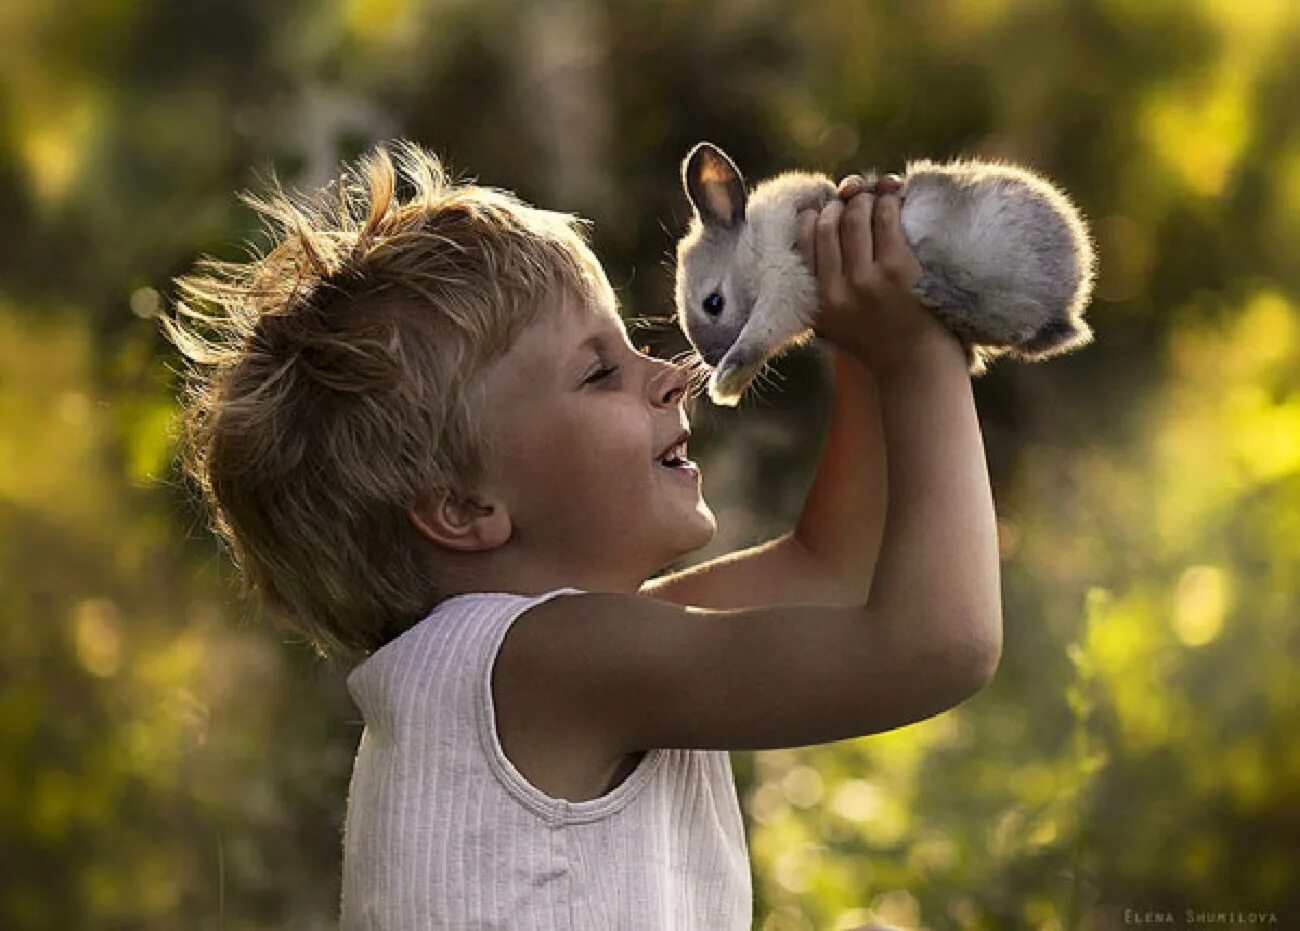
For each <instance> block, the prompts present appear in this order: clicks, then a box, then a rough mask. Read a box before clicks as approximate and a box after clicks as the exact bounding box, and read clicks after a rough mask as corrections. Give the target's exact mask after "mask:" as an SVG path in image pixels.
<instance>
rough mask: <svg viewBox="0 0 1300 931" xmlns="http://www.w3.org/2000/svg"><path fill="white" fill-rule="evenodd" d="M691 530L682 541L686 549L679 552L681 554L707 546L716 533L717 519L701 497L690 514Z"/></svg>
mask: <svg viewBox="0 0 1300 931" xmlns="http://www.w3.org/2000/svg"><path fill="white" fill-rule="evenodd" d="M691 531H692V532H691V534H689V535H688V538H687V539H686V540H684V541H683V544H682V545H683V546H686V547H688V549H686V550H684V551H683V552H682V553H681V555H682V556H685V555H687V554H689V553H694V552H695V551H696V550H698V549H702V548H703V547H706V546H708V545H709V544H710V543H711V542H713V538H714V537H715V536H717V534H718V519H717V518H716V517H714V516H713V511H712V510H710V509H709V506H708V505H707V504H705V503H704V499H703V498H701V499H700V503H699V507H697V508H696V509H695V512H694V513H693V514H692V515H691Z"/></svg>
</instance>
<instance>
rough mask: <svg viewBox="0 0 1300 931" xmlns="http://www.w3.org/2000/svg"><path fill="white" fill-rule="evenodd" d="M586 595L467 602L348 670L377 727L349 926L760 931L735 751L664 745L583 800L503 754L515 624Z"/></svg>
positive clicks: (352, 860) (356, 802) (354, 796)
mask: <svg viewBox="0 0 1300 931" xmlns="http://www.w3.org/2000/svg"><path fill="white" fill-rule="evenodd" d="M580 591H581V590H580V589H576V588H560V589H556V590H555V591H551V592H547V593H546V594H544V595H538V596H536V597H525V596H522V595H516V594H509V593H497V592H492V593H487V592H475V593H471V594H465V595H457V596H455V597H452V598H449V599H447V600H445V601H443V602H441V603H440V604H439V605H438V606H437V607H435V608H434V610H433V612H432V613H431V614H430V615H429V616H428V617H426V618H425V619H424V620H422V621H421V622H419V623H418V624H416V625H415V626H414V627H412V628H411V629H409V630H407V631H405V632H403V633H402V634H401V635H400V636H398V637H397V638H396V639H394V640H392V641H390V642H389V643H386V644H384V646H382V647H380V648H379V649H378V650H376V651H375V652H374V653H372V654H371V655H370V656H368V657H367V658H366V659H365V660H363V661H362V662H361V663H360V664H359V665H358V666H357V667H356V668H355V669H353V670H352V672H351V673H350V674H349V675H348V679H347V685H348V690H349V692H351V694H352V697H353V699H354V700H355V701H356V703H357V707H358V708H359V709H360V710H361V713H362V715H363V717H364V719H365V727H364V729H363V730H362V733H361V742H360V746H359V747H358V749H357V756H356V760H355V762H354V764H353V769H352V781H351V787H350V789H349V792H348V803H347V817H346V821H345V824H344V836H343V889H342V901H341V910H342V923H341V927H342V931H362V929H365V931H433V929H456V931H462V929H463V931H470V929H474V931H489V929H492V931H495V929H512V931H513V929H526V931H642V929H644V931H652V929H653V931H741V929H749V928H750V923H751V920H752V907H753V905H752V899H753V895H752V887H751V884H750V872H749V856H748V852H747V849H746V846H745V834H744V827H743V823H742V820H741V814H740V804H739V802H738V800H737V798H736V787H735V782H734V778H733V776H732V771H731V760H730V757H729V756H728V753H727V751H725V750H689V749H686V750H684V749H655V750H650V751H648V752H647V753H646V755H645V756H644V757H643V758H642V760H641V762H640V763H639V764H638V765H637V767H636V769H634V770H633V771H632V773H631V774H629V775H628V776H627V778H626V779H625V780H624V781H623V782H622V783H620V784H619V785H618V786H617V787H616V788H614V789H613V790H612V791H610V792H608V793H607V794H605V795H603V796H601V797H600V798H595V799H589V800H585V801H576V802H574V801H568V800H566V799H560V798H553V797H551V796H549V795H547V794H546V793H545V792H543V791H541V790H540V789H538V788H537V787H536V786H534V785H532V784H531V783H529V782H528V781H527V780H526V779H525V778H524V777H523V775H521V774H520V773H519V771H518V770H516V769H515V767H514V765H513V764H511V762H510V760H509V759H508V758H507V757H506V755H505V752H504V751H503V750H502V748H501V741H500V739H499V736H498V734H497V730H496V723H495V716H494V712H493V704H492V688H491V671H492V664H493V662H494V661H495V659H496V655H497V651H498V649H499V648H500V646H501V642H502V640H503V639H504V638H505V635H506V631H507V630H508V629H509V627H510V624H511V623H512V622H513V621H514V620H515V618H517V617H519V616H520V615H521V614H522V613H523V612H524V611H525V610H526V609H528V608H530V607H532V606H533V605H535V604H539V603H541V602H543V601H546V600H547V599H549V598H553V597H555V596H556V595H562V594H566V593H573V592H580ZM610 623H611V624H616V623H618V619H617V618H611V619H610Z"/></svg>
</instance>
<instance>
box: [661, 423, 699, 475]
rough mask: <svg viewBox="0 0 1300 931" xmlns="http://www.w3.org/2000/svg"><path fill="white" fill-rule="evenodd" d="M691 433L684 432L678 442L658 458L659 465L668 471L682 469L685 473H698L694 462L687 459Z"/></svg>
mask: <svg viewBox="0 0 1300 931" xmlns="http://www.w3.org/2000/svg"><path fill="white" fill-rule="evenodd" d="M690 436H691V432H690V431H689V430H686V431H683V433H682V435H681V436H679V437H678V438H677V440H676V442H674V443H673V445H672V446H669V447H668V448H667V449H665V450H664V451H663V452H661V453H660V454H659V456H658V459H657V461H658V463H659V464H660V465H661V466H663V467H664V468H667V469H681V470H683V471H698V467H697V466H696V465H695V463H694V462H692V461H691V460H689V459H687V458H686V441H687V440H688V439H690Z"/></svg>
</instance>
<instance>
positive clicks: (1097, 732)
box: [0, 0, 1300, 931]
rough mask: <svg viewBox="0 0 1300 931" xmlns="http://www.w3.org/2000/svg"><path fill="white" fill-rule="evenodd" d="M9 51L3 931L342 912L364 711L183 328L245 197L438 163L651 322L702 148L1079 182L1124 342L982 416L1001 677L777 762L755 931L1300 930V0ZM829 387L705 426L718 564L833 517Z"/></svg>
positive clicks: (475, 28) (827, 9)
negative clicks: (593, 262)
mask: <svg viewBox="0 0 1300 931" xmlns="http://www.w3.org/2000/svg"><path fill="white" fill-rule="evenodd" d="M0 23H3V25H4V28H5V31H6V36H7V38H8V39H9V41H8V42H7V43H6V48H7V49H8V50H9V52H8V53H7V54H6V55H5V56H3V58H0V79H2V81H0V83H3V86H4V87H5V88H6V90H7V94H6V96H5V97H4V106H3V109H2V110H0V113H2V114H3V117H4V119H3V120H0V196H3V198H4V202H5V205H6V218H7V222H6V224H5V236H4V245H5V248H4V249H0V582H3V587H4V592H5V597H4V598H3V599H0V645H2V647H3V648H2V649H0V760H3V761H4V762H3V764H0V863H3V864H4V865H5V866H4V869H5V877H6V880H7V881H6V882H5V883H4V884H3V885H2V886H0V926H3V927H5V928H13V929H28V928H31V929H35V928H48V927H67V928H73V927H76V928H117V927H123V928H125V927H132V928H176V927H185V928H214V929H215V928H243V927H277V928H316V927H322V926H328V925H329V924H330V923H331V921H332V920H333V918H334V914H335V905H336V902H337V896H338V879H339V876H338V871H339V855H340V845H339V832H340V829H341V824H342V815H343V805H344V800H345V792H346V784H347V776H348V772H349V768H350V763H351V759H352V753H353V752H354V750H355V746H356V740H357V738H358V736H359V733H360V722H359V715H358V713H357V712H356V711H355V709H354V708H352V706H351V704H350V702H349V701H348V699H347V696H346V693H345V691H344V689H343V685H342V679H341V676H340V675H339V674H338V671H336V670H324V669H319V668H317V667H316V666H315V664H314V662H313V661H312V659H311V656H310V653H309V651H307V650H306V649H305V648H304V647H303V646H302V645H301V644H284V643H281V642H279V641H278V638H277V636H276V635H275V634H273V633H272V632H271V630H270V628H269V626H268V625H267V624H265V622H264V621H263V620H262V619H261V618H259V617H257V616H256V614H255V612H253V611H251V610H250V608H249V607H248V606H247V605H244V604H242V603H240V602H239V601H238V600H237V599H236V597H235V595H234V591H235V589H234V585H233V581H232V579H231V576H230V571H229V567H228V562H227V559H226V556H225V555H224V554H222V553H221V552H219V551H218V550H217V549H216V547H215V545H214V543H213V540H212V538H211V536H210V535H208V534H207V533H205V528H204V524H205V518H204V516H203V515H202V514H200V513H199V512H197V511H196V510H195V509H194V506H193V502H192V501H191V499H190V498H189V497H187V495H186V494H185V489H184V487H183V486H182V485H181V483H180V480H179V477H178V475H177V473H176V471H175V467H174V465H173V464H172V461H171V457H172V453H173V449H172V442H173V439H174V438H173V417H174V410H175V400H176V398H175V389H176V385H175V380H174V378H173V373H172V369H173V368H174V367H175V363H176V360H175V358H174V357H172V356H171V355H169V354H168V351H167V349H166V348H165V346H164V345H163V342H162V340H161V338H160V337H159V336H158V334H157V332H156V328H155V326H154V320H153V319H152V318H153V316H154V315H155V314H156V313H157V312H158V309H159V307H160V305H161V303H162V302H163V301H165V300H169V299H170V297H171V294H170V291H169V280H170V278H171V277H172V276H173V275H175V274H176V273H178V272H179V271H181V270H183V269H185V268H187V267H188V265H189V264H190V263H191V262H192V260H193V258H194V257H195V256H196V254H198V253H200V252H208V253H213V254H217V255H219V256H220V257H224V258H238V257H239V254H240V253H239V244H240V242H241V240H242V239H243V238H244V237H247V236H250V235H254V234H255V233H256V230H255V229H254V228H253V227H252V226H251V220H250V218H249V217H248V216H247V214H246V213H244V212H242V211H241V210H239V209H237V207H236V204H235V200H234V197H233V193H234V191H235V190H236V189H239V188H244V187H249V186H254V185H256V184H257V181H258V178H259V177H265V175H266V174H267V172H268V169H269V168H270V167H271V165H272V164H274V165H275V166H276V168H277V170H278V171H279V173H280V174H281V176H283V177H286V178H287V179H289V180H290V181H291V182H296V183H299V184H302V185H314V184H318V183H320V182H322V181H324V180H325V179H326V178H327V177H328V175H329V173H330V172H331V171H332V170H333V168H334V167H335V165H336V163H337V160H338V159H340V158H344V157H351V156H352V155H354V154H356V153H357V152H358V151H359V150H360V149H362V148H364V147H366V146H367V145H369V144H370V143H371V142H372V141H374V140H376V139H378V138H383V137H386V136H395V135H405V136H410V137H411V138H414V139H417V140H418V141H421V142H424V143H426V144H429V145H431V146H432V147H434V148H435V149H436V150H438V151H440V152H442V153H444V155H446V157H447V158H448V160H449V162H450V163H451V165H452V167H453V169H455V170H456V171H458V172H460V173H462V174H468V175H473V176H476V177H478V178H479V179H480V180H481V181H483V182H484V183H487V184H493V185H498V186H502V187H507V188H512V189H514V190H517V191H518V192H519V193H520V194H521V196H523V197H525V198H526V199H528V200H531V201H533V202H536V203H539V204H542V205H545V206H548V207H553V208H556V209H562V210H572V211H575V212H577V213H580V214H583V215H586V216H590V217H592V218H593V219H594V220H596V224H597V225H596V237H595V238H596V244H597V251H598V252H599V253H600V254H601V256H602V258H603V259H604V260H605V262H606V264H607V267H608V269H609V272H610V276H611V279H612V281H613V282H614V284H615V287H616V288H617V289H618V290H619V292H620V296H621V297H622V299H623V302H624V304H625V305H626V306H627V307H628V310H629V313H630V314H631V315H637V316H657V315H663V314H667V313H670V312H671V306H670V301H671V288H670V282H671V279H670V266H669V264H668V260H669V257H670V254H671V248H672V246H673V244H674V241H675V238H676V236H677V235H678V234H679V233H680V231H681V229H682V228H683V226H684V223H685V220H686V209H687V208H686V205H685V201H684V198H683V197H682V195H681V193H680V190H679V186H678V185H679V182H678V176H677V163H678V159H679V158H680V157H681V156H682V155H683V154H684V153H685V151H686V149H687V148H688V147H689V145H690V144H692V143H694V142H695V141H698V140H699V139H705V138H707V139H710V140H712V141H715V142H717V143H719V144H721V145H722V146H724V147H725V148H726V149H727V150H728V152H730V153H731V154H733V155H734V156H735V157H736V158H737V159H738V161H739V163H740V164H741V166H742V167H743V168H744V169H745V171H746V172H747V173H748V174H749V176H750V178H751V180H752V179H757V178H760V177H763V176H765V175H768V174H771V173H774V172H776V171H779V170H782V169H785V168H791V167H808V168H818V169H821V170H825V171H827V172H832V173H836V172H838V173H841V174H842V173H845V172H847V171H850V170H855V169H860V168H865V167H874V168H878V169H880V170H882V171H884V170H898V169H901V168H902V167H903V165H904V164H905V162H906V160H907V159H909V158H918V157H931V158H944V157H948V156H954V155H959V154H960V155H982V156H985V157H1001V158H1006V159H1009V160H1014V161H1022V162H1026V163H1029V164H1032V165H1034V166H1036V167H1038V168H1039V169H1041V170H1042V171H1044V172H1045V173H1047V174H1048V175H1050V176H1051V177H1053V178H1056V179H1058V180H1059V181H1060V182H1061V183H1062V185H1063V186H1065V187H1066V189H1067V190H1069V191H1070V192H1071V193H1072V194H1073V195H1074V196H1075V198H1076V200H1077V202H1078V203H1079V204H1080V205H1081V206H1082V208H1083V210H1084V211H1085V213H1086V214H1087V215H1088V217H1089V218H1090V221H1091V223H1092V226H1093V229H1094V231H1095V233H1096V234H1097V237H1098V242H1099V247H1100V255H1101V266H1102V267H1101V278H1100V281H1099V284H1098V292H1097V298H1096V300H1095V301H1094V305H1093V307H1092V309H1091V310H1090V312H1089V313H1090V320H1091V322H1092V324H1093V327H1094V329H1095V330H1096V331H1097V333H1098V341H1097V343H1096V344H1094V345H1093V346H1091V347H1089V348H1087V349H1086V350H1084V351H1082V352H1080V353H1078V354H1076V355H1073V356H1070V357H1067V358H1063V359H1060V360H1056V361H1053V362H1051V363H1049V364H1046V365H1041V366H1016V365H1014V364H1010V363H1006V364H1004V365H1002V366H998V367H995V368H994V369H993V371H991V372H990V374H989V375H988V376H986V377H985V378H983V379H981V380H979V381H978V382H977V386H976V391H977V396H978V401H979V405H980V410H981V416H982V422H983V425H984V432H985V437H986V441H987V445H988V450H989V461H990V466H991V471H992V475H993V481H994V489H995V493H996V499H997V504H998V511H999V516H1000V530H1001V540H1002V545H1003V557H1004V559H1003V580H1004V605H1005V621H1006V650H1005V655H1004V659H1003V663H1002V668H1001V670H1000V671H999V675H998V678H997V680H996V681H995V683H994V684H993V685H992V686H991V687H990V688H988V689H987V690H986V691H985V692H983V693H982V694H981V695H979V696H978V697H976V698H974V699H972V700H971V701H969V702H967V703H965V704H964V705H962V706H961V707H959V708H957V709H955V710H953V711H950V712H948V713H945V714H943V715H940V716H938V717H936V718H933V719H930V720H928V721H925V722H922V723H921V724H918V725H915V726H912V727H909V728H904V729H901V730H899V731H895V732H891V733H889V734H885V735H879V736H874V737H869V738H863V739H860V740H854V741H846V742H842V743H838V744H833V745H826V746H817V747H807V748H798V749H792V750H783V751H773V752H765V753H758V754H737V756H736V769H737V772H738V774H739V776H740V779H741V794H742V799H743V801H744V804H745V809H746V813H747V816H748V818H749V827H750V843H751V849H752V853H753V859H754V864H755V872H756V877H755V879H756V891H757V894H758V909H759V913H758V915H757V916H756V920H757V926H758V927H761V928H763V929H764V931H793V929H819V931H820V929H824V928H836V929H846V928H850V927H855V926H857V925H861V924H865V923H868V922H869V921H871V920H883V921H889V922H892V923H894V924H897V925H899V926H901V927H907V928H921V927H929V928H936V929H957V928H961V929H1002V928H1022V927H1023V928H1047V929H1076V928H1110V927H1119V926H1122V924H1123V922H1124V919H1123V914H1124V910H1125V909H1126V908H1130V909H1137V910H1145V909H1152V908H1167V909H1170V910H1172V911H1173V912H1174V913H1175V915H1176V916H1177V917H1179V918H1180V919H1181V918H1182V914H1183V909H1184V908H1192V909H1204V910H1212V911H1213V910H1232V909H1239V910H1242V911H1249V910H1252V909H1254V910H1260V909H1272V910H1276V911H1277V912H1278V913H1279V914H1280V916H1281V917H1280V921H1281V923H1282V924H1283V925H1285V924H1286V923H1287V922H1288V921H1291V922H1294V920H1295V919H1294V916H1295V915H1297V914H1300V892H1298V891H1297V890H1300V882H1298V881H1297V880H1298V878H1300V846H1298V845H1297V844H1296V838H1297V835H1298V834H1300V823H1297V816H1296V812H1297V811H1300V797H1298V793H1300V789H1298V787H1300V745H1298V744H1297V743H1296V741H1295V740H1294V738H1293V735H1294V734H1295V733H1297V731H1300V685H1298V684H1297V679H1296V677H1295V675H1294V672H1293V669H1292V666H1293V662H1294V658H1295V656H1296V655H1297V652H1298V648H1300V642H1298V640H1300V633H1298V632H1297V628H1296V623H1295V622H1296V620H1297V618H1298V617H1300V581H1297V580H1300V314H1297V301H1300V288H1298V284H1300V250H1297V249H1296V247H1295V244H1296V242H1297V241H1300V125H1298V124H1297V122H1296V120H1295V118H1294V116H1293V115H1292V114H1293V113H1294V112H1295V111H1294V101H1295V99H1296V97H1297V94H1300V78H1298V77H1297V74H1298V73H1300V72H1297V71H1296V69H1295V68H1294V65H1293V62H1294V59H1295V57H1296V54H1297V52H1300V17H1298V16H1297V13H1296V11H1295V10H1294V5H1293V4H1290V3H1288V2H1287V0H1253V2H1251V3H1246V4H1241V3H1229V2H1227V0H1195V2H1190V3H1182V2H1179V3H1175V2H1167V0H1160V2H1144V3H1121V2H1117V0H1055V2H1050V3H1042V2H1036V0H913V2H909V3H895V2H889V3H875V4H864V3H861V2H857V0H823V2H819V3H815V4H801V5H781V4H775V3H770V2H764V0H760V2H746V3H740V2H733V0H728V2H722V3H716V4H708V5H700V4H687V3H682V2H676V0H674V2H669V3H649V2H644V0H631V2H627V3H619V4H617V5H609V6H601V5H599V4H596V3H594V2H590V0H571V2H566V3H562V4H557V5H547V6H543V5H541V4H535V3H525V2H508V0H487V2H481V3H474V4H470V3H465V2H454V0H448V2H443V3H416V2H414V0H338V2H334V3H326V2H321V0H300V2H298V3H295V4H275V5H268V4H258V3H252V2H247V0H244V2H236V3H226V4H209V3H203V2H200V0H177V2H168V3H160V2H144V0H117V2H113V3H93V4H92V3H84V2H75V0H47V2H44V3H39V4H38V3H35V2H32V0H17V2H11V3H9V4H7V5H6V7H5V12H4V13H3V14H0ZM636 338H637V339H638V345H639V344H640V342H641V341H644V340H647V339H648V340H649V341H651V342H652V344H653V345H655V348H656V349H657V350H658V351H661V352H663V353H665V354H667V353H668V352H671V351H675V350H677V349H680V348H682V347H683V343H682V342H681V340H680V336H679V335H678V334H676V333H675V332H674V331H673V330H672V329H671V327H667V326H663V327H660V328H658V329H656V330H653V331H651V332H650V333H648V334H638V335H637V336H636ZM818 361H819V360H818V359H817V357H816V356H815V355H814V354H813V353H811V352H802V353H798V354H796V355H794V356H791V357H789V358H787V359H784V360H781V362H780V363H779V364H778V365H777V367H776V376H777V378H776V380H774V381H773V382H772V383H771V384H769V385H768V386H766V387H764V388H763V389H762V396H761V397H758V398H755V399H754V401H753V402H752V403H750V404H747V405H746V406H744V407H743V408H742V409H741V410H739V411H736V412H728V413H727V414H726V415H725V416H724V415H722V414H720V413H719V412H716V411H713V410H707V409H702V410H699V411H697V412H696V413H695V420H696V427H697V437H698V439H699V440H700V443H699V449H700V454H699V458H701V459H702V460H703V463H704V473H705V493H706V497H708V499H709V500H710V502H711V504H712V505H713V507H714V509H715V511H716V512H717V513H718V515H719V519H720V523H721V532H720V534H719V536H718V538H717V539H716V540H715V541H714V543H713V544H711V545H710V547H709V548H707V549H706V550H704V551H701V552H700V553H698V554H695V555H694V556H693V557H692V558H691V559H690V561H691V562H694V561H697V560H703V559H707V558H711V557H712V556H715V555H717V554H719V553H721V552H723V551H726V550H729V549H732V548H734V547H736V546H740V545H744V544H747V543H752V542H756V541H757V540H758V539H761V538H764V537H767V536H771V535H773V534H775V533H778V532H781V531H783V530H785V529H786V528H787V527H788V526H789V525H790V522H791V521H792V520H793V518H794V517H795V516H796V514H797V512H798V508H799V505H800V504H801V501H802V494H803V491H804V490H805V489H806V484H807V479H808V477H809V476H810V474H811V469H812V466H813V460H812V457H813V456H814V455H815V452H816V450H817V447H818V444H817V442H816V441H817V439H818V435H819V431H820V430H821V429H822V428H823V427H824V424H825V419H826V402H827V398H826V394H825V391H826V386H827V384H826V379H825V376H824V374H823V371H822V369H821V368H820V366H819V365H818V364H817V362H818ZM693 445H694V441H693Z"/></svg>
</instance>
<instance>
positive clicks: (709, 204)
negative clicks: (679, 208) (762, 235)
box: [682, 142, 746, 229]
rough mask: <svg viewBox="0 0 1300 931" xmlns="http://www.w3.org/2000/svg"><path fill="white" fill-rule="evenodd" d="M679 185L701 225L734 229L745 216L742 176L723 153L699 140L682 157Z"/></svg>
mask: <svg viewBox="0 0 1300 931" xmlns="http://www.w3.org/2000/svg"><path fill="white" fill-rule="evenodd" d="M682 186H683V187H684V188H685V189H686V196H687V197H688V198H689V199H690V202H691V206H692V207H694V208H695V213H696V214H697V215H698V216H699V218H700V222H702V223H703V224H704V225H705V226H720V227H722V228H724V229H735V228H737V227H739V226H740V224H741V223H743V222H744V220H745V199H746V196H745V179H744V178H742V177H741V175H740V169H739V168H737V167H736V164H735V162H733V161H732V160H731V159H729V158H727V153H726V152H723V151H722V150H721V149H719V148H718V147H717V146H715V145H713V144H712V143H708V142H701V143H700V144H699V145H697V146H696V147H695V148H693V149H691V151H690V153H689V154H688V155H687V156H686V158H685V159H683V160H682Z"/></svg>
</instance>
